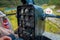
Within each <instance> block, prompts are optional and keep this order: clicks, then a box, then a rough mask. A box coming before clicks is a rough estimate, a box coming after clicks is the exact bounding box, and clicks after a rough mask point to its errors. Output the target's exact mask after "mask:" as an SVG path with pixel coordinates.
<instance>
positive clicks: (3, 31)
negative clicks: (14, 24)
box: [0, 27, 14, 40]
mask: <svg viewBox="0 0 60 40" xmlns="http://www.w3.org/2000/svg"><path fill="white" fill-rule="evenodd" d="M0 31H1V34H2V35H3V36H2V37H0V40H12V39H11V38H10V37H9V36H7V35H10V34H14V32H13V31H12V30H10V29H5V28H3V27H0ZM0 36H1V35H0Z"/></svg>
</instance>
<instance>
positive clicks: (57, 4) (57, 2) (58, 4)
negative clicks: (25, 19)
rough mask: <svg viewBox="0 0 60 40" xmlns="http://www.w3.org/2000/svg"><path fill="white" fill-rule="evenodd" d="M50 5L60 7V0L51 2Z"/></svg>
mask: <svg viewBox="0 0 60 40" xmlns="http://www.w3.org/2000/svg"><path fill="white" fill-rule="evenodd" d="M49 4H52V5H56V6H60V0H50V1H49Z"/></svg>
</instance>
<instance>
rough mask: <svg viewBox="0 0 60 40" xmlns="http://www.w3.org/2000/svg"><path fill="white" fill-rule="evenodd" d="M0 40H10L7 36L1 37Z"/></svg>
mask: <svg viewBox="0 0 60 40" xmlns="http://www.w3.org/2000/svg"><path fill="white" fill-rule="evenodd" d="M0 40H12V39H11V38H10V37H8V36H3V37H1V38H0Z"/></svg>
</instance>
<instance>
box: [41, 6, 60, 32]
mask: <svg viewBox="0 0 60 40" xmlns="http://www.w3.org/2000/svg"><path fill="white" fill-rule="evenodd" d="M48 7H49V6H44V5H43V6H42V8H43V9H46V8H48ZM57 10H58V9H53V13H54V14H56V15H60V13H58V12H56V11H57ZM59 20H60V19H59ZM55 24H56V23H52V22H50V21H48V20H46V23H45V31H47V32H51V33H57V32H60V29H59V28H57V26H56V25H55Z"/></svg>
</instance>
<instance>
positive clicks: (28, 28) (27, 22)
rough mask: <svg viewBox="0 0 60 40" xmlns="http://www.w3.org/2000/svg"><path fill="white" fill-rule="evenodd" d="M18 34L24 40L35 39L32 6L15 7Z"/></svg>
mask: <svg viewBox="0 0 60 40" xmlns="http://www.w3.org/2000/svg"><path fill="white" fill-rule="evenodd" d="M17 20H18V34H19V37H22V38H24V40H34V38H35V10H34V7H33V6H32V5H22V6H18V7H17Z"/></svg>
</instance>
